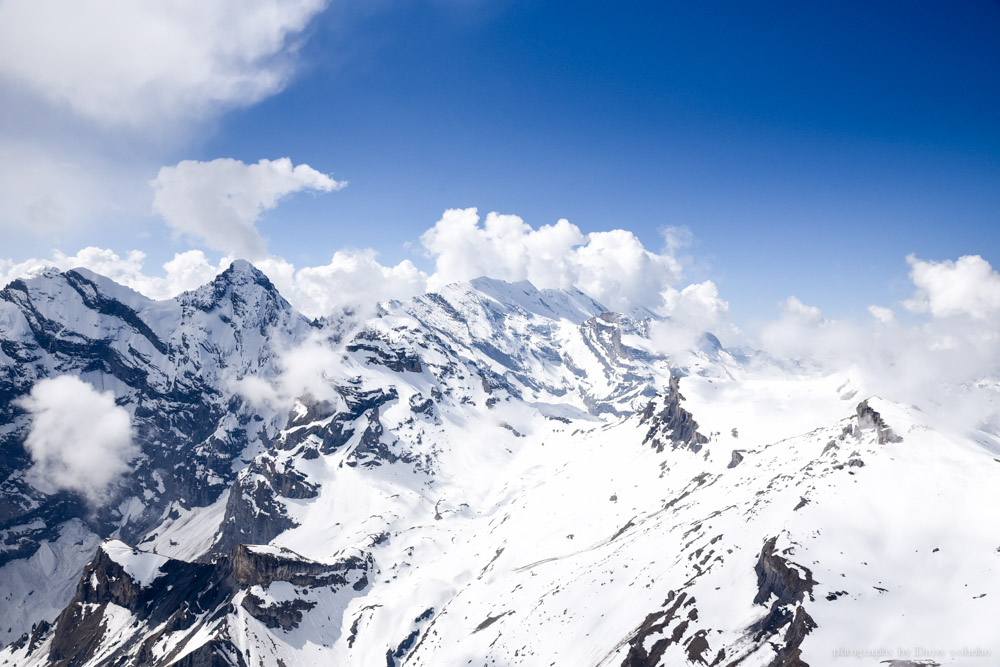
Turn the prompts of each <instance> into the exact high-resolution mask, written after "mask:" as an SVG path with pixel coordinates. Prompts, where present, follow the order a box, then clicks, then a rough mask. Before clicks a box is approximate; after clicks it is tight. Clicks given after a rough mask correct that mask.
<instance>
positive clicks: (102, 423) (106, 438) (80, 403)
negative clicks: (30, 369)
mask: <svg viewBox="0 0 1000 667" xmlns="http://www.w3.org/2000/svg"><path fill="white" fill-rule="evenodd" d="M18 405H19V406H20V407H21V408H23V409H24V410H26V411H27V412H28V413H29V414H30V415H31V428H30V430H29V432H28V437H27V439H26V440H25V443H24V444H25V447H26V448H27V450H28V453H29V454H30V455H31V460H32V461H33V464H32V466H31V468H30V469H29V470H28V473H27V479H28V481H29V482H30V483H31V484H32V485H33V486H35V487H36V488H38V489H39V490H41V491H43V492H45V493H54V492H56V491H59V490H68V491H76V492H78V493H80V494H81V495H83V496H84V497H85V498H86V499H87V500H88V501H89V502H91V503H93V504H97V503H99V502H100V501H101V500H103V499H104V498H105V496H106V493H107V490H108V487H109V486H110V485H111V484H112V483H114V482H115V481H116V480H117V479H118V478H120V477H121V476H122V475H123V474H125V473H126V472H128V470H129V462H130V461H131V460H132V459H134V458H135V457H137V456H138V455H139V453H140V452H139V448H138V447H137V446H136V445H135V444H134V443H133V442H132V425H131V420H130V418H129V414H128V412H127V411H126V410H125V409H124V408H122V407H119V406H118V405H117V404H115V397H114V394H113V393H111V392H103V393H102V392H99V391H97V390H95V389H94V388H93V387H91V386H90V385H89V384H87V383H86V382H84V381H83V380H80V379H79V378H77V377H73V376H69V375H61V376H58V377H54V378H48V379H45V380H40V381H38V382H37V383H35V386H34V387H32V389H31V393H30V394H29V395H28V396H25V397H24V398H22V399H20V401H19V402H18Z"/></svg>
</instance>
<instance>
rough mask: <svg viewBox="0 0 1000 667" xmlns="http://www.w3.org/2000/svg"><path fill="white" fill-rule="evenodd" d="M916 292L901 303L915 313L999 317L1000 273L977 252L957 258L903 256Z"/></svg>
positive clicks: (981, 318)
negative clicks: (923, 258)
mask: <svg viewBox="0 0 1000 667" xmlns="http://www.w3.org/2000/svg"><path fill="white" fill-rule="evenodd" d="M906 261H907V263H909V265H910V279H911V280H912V281H913V284H914V285H915V286H916V288H917V290H916V293H915V294H914V295H913V297H912V298H910V299H909V300H908V301H906V302H905V303H904V305H905V306H906V308H907V309H908V310H910V311H912V312H916V313H930V314H931V315H933V316H934V317H952V316H956V315H965V316H970V317H973V318H975V319H979V320H984V319H987V318H992V317H997V316H1000V274H998V273H997V272H996V271H994V270H993V267H991V266H990V263H989V262H987V261H986V260H985V259H983V258H982V257H980V256H979V255H965V256H964V257H960V258H959V259H958V261H954V262H953V261H950V260H948V261H944V262H934V261H924V260H921V259H917V258H916V257H915V256H914V255H910V256H909V257H907V258H906Z"/></svg>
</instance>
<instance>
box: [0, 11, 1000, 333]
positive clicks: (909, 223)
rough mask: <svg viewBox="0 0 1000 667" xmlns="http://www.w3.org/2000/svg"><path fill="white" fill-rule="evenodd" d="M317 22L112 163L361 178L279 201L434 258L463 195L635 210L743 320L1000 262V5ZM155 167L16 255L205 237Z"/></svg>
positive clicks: (182, 245)
mask: <svg viewBox="0 0 1000 667" xmlns="http://www.w3.org/2000/svg"><path fill="white" fill-rule="evenodd" d="M294 41H295V43H296V44H297V45H298V51H297V53H296V54H295V55H294V56H293V57H292V62H293V64H294V73H293V74H292V75H291V76H290V77H289V78H288V79H287V81H286V82H285V84H284V86H283V88H281V90H279V91H275V92H274V93H273V94H270V95H266V96H263V98H262V99H260V100H258V101H254V102H252V103H249V104H237V105H234V106H237V107H241V108H236V109H229V108H227V109H222V110H219V111H217V112H215V113H212V114H207V115H203V116H201V117H199V118H198V119H197V121H190V120H186V121H185V122H184V123H183V124H182V125H183V126H182V127H181V128H180V129H179V130H171V131H170V132H169V133H168V134H169V135H170V138H169V139H167V140H164V141H156V140H153V139H149V138H148V136H147V137H146V138H144V139H143V140H139V141H137V140H135V139H134V137H133V138H131V139H128V140H126V141H122V142H121V143H120V144H119V143H117V141H113V140H105V141H104V143H101V142H100V141H98V140H95V141H94V143H95V144H97V145H98V148H97V149H95V150H96V152H98V153H100V154H101V157H100V160H98V161H99V162H101V163H113V162H114V161H115V159H116V157H117V156H118V155H121V154H129V152H130V151H133V149H134V147H135V146H137V145H138V146H139V148H138V149H135V150H134V152H135V153H137V154H142V156H143V157H142V159H137V160H136V161H135V162H136V166H135V169H134V171H135V173H136V182H138V181H139V180H140V179H139V178H138V176H139V175H140V174H141V175H142V179H141V181H142V183H143V184H145V182H146V181H148V180H149V179H152V178H153V177H155V176H156V169H157V168H158V167H159V166H160V165H159V164H157V162H158V161H159V162H160V163H162V164H163V165H167V164H173V163H176V162H178V161H180V160H201V161H209V160H214V159H216V158H221V157H225V158H235V159H237V160H241V161H243V162H246V163H248V164H249V163H253V162H256V161H257V160H259V159H261V158H272V159H273V158H278V157H283V156H288V157H290V158H291V160H292V162H293V163H295V164H307V165H309V166H311V167H312V168H314V169H315V170H318V171H319V172H322V173H326V174H332V175H333V176H334V177H335V178H337V179H346V180H347V181H349V183H350V184H349V186H348V187H346V188H344V189H343V190H340V191H337V192H330V193H326V194H312V193H299V194H293V195H290V196H288V197H286V198H285V199H284V200H282V202H281V203H280V205H278V206H277V207H276V208H273V209H272V210H269V211H267V212H266V213H265V214H264V215H263V216H262V217H261V219H260V220H259V221H258V228H259V229H260V232H261V234H262V235H263V236H265V237H266V238H267V239H268V240H269V249H270V251H271V252H273V253H274V254H276V255H280V256H282V257H285V258H287V259H288V260H289V261H291V262H294V263H296V264H297V265H300V264H301V265H316V264H322V263H324V262H326V261H328V260H329V258H330V256H331V255H332V254H333V252H334V251H336V250H338V249H340V248H344V247H351V248H374V249H376V250H378V251H379V259H380V261H382V262H383V263H386V264H395V263H396V262H399V261H401V260H404V259H410V260H412V261H414V262H415V263H416V264H417V266H418V267H420V268H422V269H425V270H429V269H430V267H429V265H428V261H429V260H428V259H427V258H426V257H424V256H423V254H422V252H421V251H420V249H419V242H418V239H419V237H420V236H421V234H422V233H423V232H424V231H425V230H426V229H428V228H429V227H430V226H431V225H433V224H434V222H435V221H436V220H438V219H439V218H440V217H441V214H442V212H443V211H444V210H445V209H449V208H465V207H478V208H479V210H480V212H481V213H484V214H485V213H486V212H487V211H498V212H501V213H511V214H516V215H518V216H521V217H522V218H523V219H524V220H525V221H526V222H527V223H528V224H529V225H531V226H533V227H539V226H541V225H544V224H551V223H555V222H556V220H558V219H559V218H568V219H569V220H570V221H571V222H572V223H574V224H576V225H577V226H579V228H580V229H581V230H582V231H583V232H585V233H587V232H597V231H602V230H609V229H614V228H624V229H627V230H630V231H631V232H633V233H634V234H635V235H636V236H637V237H638V238H639V239H640V240H641V241H642V242H643V244H644V245H645V246H646V247H647V248H648V249H650V250H652V251H659V250H660V249H662V246H663V239H662V236H661V230H662V229H663V228H665V227H667V226H686V227H688V228H689V229H690V230H691V232H692V234H693V239H694V241H693V244H692V245H691V246H690V247H689V248H687V249H685V250H684V251H683V252H684V253H685V254H686V255H689V256H690V262H689V265H688V266H687V268H686V279H687V280H694V281H698V280H705V279H711V280H713V281H714V282H715V283H716V284H717V285H718V288H719V291H720V293H721V294H722V296H723V297H724V298H725V299H727V300H728V301H729V302H730V304H731V307H732V314H733V316H734V318H735V319H736V320H737V321H738V322H741V321H744V322H745V321H749V320H753V319H754V318H760V317H768V316H770V315H771V314H773V312H774V311H775V310H776V304H777V302H778V301H780V300H781V299H784V298H785V297H787V296H789V295H790V294H795V295H796V296H797V297H798V298H800V299H801V300H802V301H804V302H806V303H809V304H814V305H817V306H820V307H821V308H823V311H824V312H825V313H828V314H831V315H835V316H839V315H843V314H855V315H859V314H862V313H863V312H864V309H865V307H866V306H867V305H868V304H870V303H884V304H886V305H890V304H892V303H896V302H899V301H900V300H902V299H905V298H907V297H908V296H909V294H910V292H911V291H912V286H911V285H910V283H909V280H908V279H907V272H908V270H909V266H908V265H907V263H906V261H905V257H906V256H907V255H908V254H909V253H915V254H916V255H917V256H918V257H920V258H922V259H931V260H945V259H957V258H958V257H959V256H961V255H966V254H978V255H981V256H982V257H983V258H985V259H986V260H987V261H989V262H990V263H991V264H993V265H994V266H995V265H997V263H998V261H1000V257H998V253H1000V248H998V239H1000V121H998V119H1000V3H996V2H986V1H970V2H963V3H931V2H905V3H904V2H885V3H855V2H844V3H830V4H821V3H768V2H761V3H722V2H705V3H673V2H656V3H653V2H649V3H636V4H634V5H631V6H628V7H624V8H623V7H621V6H618V5H614V4H609V3H586V2H584V3H581V2H499V3H489V4H488V3H485V2H458V1H457V0H456V1H448V0H438V1H436V2H433V1H431V2H417V1H412V2H401V3H394V4H391V3H384V4H382V3H375V4H374V5H367V6H365V7H363V8H362V7H357V6H353V5H350V4H348V3H334V5H332V6H329V7H327V8H326V9H325V10H323V11H322V12H319V13H317V14H315V15H314V16H312V17H311V19H310V20H309V21H308V24H307V26H306V27H305V29H304V31H302V33H301V34H298V35H297V36H296V37H295V39H294ZM28 106H29V107H30V104H29V105H28ZM5 122H7V121H6V120H5ZM52 122H53V123H60V124H61V125H63V126H65V127H70V128H72V127H74V125H73V123H71V122H65V123H64V122H63V121H62V120H60V119H59V118H57V119H56V120H54V121H52ZM8 124H9V125H10V126H11V127H13V126H14V125H16V123H15V122H13V121H11V122H9V123H8ZM102 133H103V134H102ZM108 134H109V132H107V131H106V130H101V131H100V132H98V133H96V135H95V136H97V137H98V138H99V139H100V138H105V139H106V138H107V136H108ZM143 170H145V171H143ZM122 187H123V188H124V187H125V185H124V184H123V186H122ZM130 187H136V192H135V194H134V197H131V198H130V197H128V196H123V197H122V199H124V200H127V201H128V202H130V203H128V204H126V205H124V206H119V207H117V208H115V209H114V210H111V211H109V210H108V209H106V208H103V209H101V208H99V209H98V210H97V213H95V214H93V215H90V216H89V217H85V219H84V220H83V222H81V223H80V224H77V225H74V226H68V227H61V228H60V229H59V230H58V232H56V233H52V232H51V231H47V232H45V233H41V234H36V233H34V232H28V231H25V226H26V225H23V224H22V226H21V228H15V229H12V230H11V231H10V233H9V234H8V238H10V239H11V246H10V249H9V250H8V252H6V253H0V254H2V255H3V256H6V257H9V258H11V259H14V260H19V259H24V258H25V257H28V256H45V255H46V254H47V253H48V252H49V251H50V250H51V248H53V247H58V248H60V249H62V250H63V251H65V252H67V253H71V252H75V251H76V250H78V249H79V247H82V246H83V245H100V246H102V247H108V248H113V249H114V250H115V251H116V252H119V253H124V252H125V251H126V250H129V249H132V248H139V249H141V250H143V251H145V252H146V253H147V255H148V261H149V263H150V264H151V265H158V264H161V263H162V262H164V261H166V260H168V259H170V257H171V256H172V255H173V254H174V253H175V252H182V251H184V250H186V249H189V248H192V247H198V244H197V243H192V242H191V240H190V239H188V238H186V237H179V238H178V237H175V235H172V234H171V233H170V232H169V230H168V228H167V226H166V225H165V224H164V223H163V221H162V220H161V219H160V218H158V217H157V216H156V215H153V214H152V213H150V209H149V204H148V198H147V199H144V197H148V196H147V194H146V193H145V192H140V191H139V190H140V189H139V188H138V186H135V185H134V184H133V186H130ZM102 216H103V217H102ZM9 224H10V225H16V220H14V221H13V222H11V223H9ZM221 254H222V253H221V252H215V253H214V255H212V256H213V257H214V256H219V255H221ZM862 294H863V295H864V296H863V297H860V296H859V295H862Z"/></svg>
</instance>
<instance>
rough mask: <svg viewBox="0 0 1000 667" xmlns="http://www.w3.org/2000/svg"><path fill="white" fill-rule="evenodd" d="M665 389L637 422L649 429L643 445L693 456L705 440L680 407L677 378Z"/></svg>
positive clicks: (693, 421)
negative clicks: (666, 392) (690, 453)
mask: <svg viewBox="0 0 1000 667" xmlns="http://www.w3.org/2000/svg"><path fill="white" fill-rule="evenodd" d="M669 389H670V391H669V393H668V394H667V395H666V396H663V397H660V398H658V399H655V400H652V401H650V402H649V403H648V404H647V405H646V409H645V410H643V412H642V420H641V422H642V423H643V424H645V425H646V426H648V428H649V430H648V431H647V433H646V437H645V438H644V439H643V444H647V443H648V444H650V445H651V446H652V447H653V448H654V449H655V450H656V451H657V452H662V451H663V450H664V449H665V448H667V447H669V448H671V449H677V448H682V449H689V450H691V451H692V452H696V453H697V452H698V451H700V450H701V448H702V447H703V446H704V445H705V444H706V443H708V438H706V437H705V436H704V435H702V434H701V433H699V432H698V422H696V421H695V420H694V416H693V415H692V414H691V413H690V412H688V411H687V410H685V409H684V408H682V407H681V401H683V400H684V397H683V396H682V395H681V392H680V379H679V378H678V377H676V376H674V377H671V378H670V386H669ZM741 458H742V457H741Z"/></svg>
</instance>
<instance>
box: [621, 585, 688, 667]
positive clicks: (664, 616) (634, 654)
mask: <svg viewBox="0 0 1000 667" xmlns="http://www.w3.org/2000/svg"><path fill="white" fill-rule="evenodd" d="M693 604H694V599H693V598H689V597H688V594H687V593H685V592H683V591H682V592H681V593H680V594H677V593H675V592H674V591H670V594H669V595H668V596H667V600H666V601H665V602H664V609H663V610H661V611H654V612H652V613H650V614H648V615H647V616H646V618H645V620H643V622H642V623H641V624H640V625H639V627H638V629H637V630H636V631H635V634H634V635H632V638H631V639H629V641H628V647H629V649H628V653H627V654H626V656H625V660H624V661H623V662H622V667H658V666H659V665H660V664H661V659H662V658H663V654H664V653H665V652H666V650H667V649H668V648H669V647H670V645H671V644H676V643H678V642H680V641H681V640H682V639H683V637H684V633H685V632H686V631H687V628H688V624H689V623H690V620H689V619H684V620H682V621H681V622H680V623H678V624H677V625H676V626H674V628H673V630H671V631H669V632H668V627H669V626H670V624H671V623H672V622H673V621H674V620H675V619H677V618H679V617H681V616H682V615H683V608H684V607H688V606H691V605H693ZM654 637H658V638H657V639H652V638H654ZM650 639H652V641H650ZM696 648H698V647H697V646H696ZM705 650H707V647H706V649H705Z"/></svg>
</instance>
